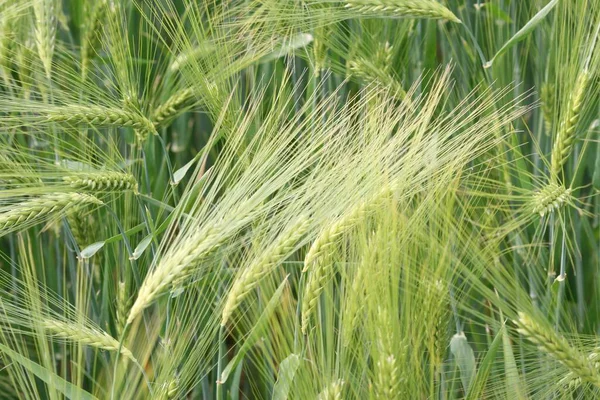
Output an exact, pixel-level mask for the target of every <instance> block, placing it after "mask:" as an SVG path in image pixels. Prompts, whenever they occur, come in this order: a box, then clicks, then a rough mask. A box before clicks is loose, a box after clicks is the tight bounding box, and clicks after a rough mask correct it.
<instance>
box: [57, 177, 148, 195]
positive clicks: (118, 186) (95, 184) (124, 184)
mask: <svg viewBox="0 0 600 400" xmlns="http://www.w3.org/2000/svg"><path fill="white" fill-rule="evenodd" d="M63 180H64V181H65V182H66V183H68V184H69V186H71V187H72V188H75V189H78V190H89V191H97V192H107V191H110V192H119V191H126V190H133V191H134V192H137V186H138V185H137V181H136V179H135V177H134V176H133V175H131V174H124V173H121V172H100V173H94V174H79V175H74V176H65V177H63Z"/></svg>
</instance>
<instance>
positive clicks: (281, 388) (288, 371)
mask: <svg viewBox="0 0 600 400" xmlns="http://www.w3.org/2000/svg"><path fill="white" fill-rule="evenodd" d="M299 366H300V356H299V355H298V354H290V355H289V356H287V357H286V358H285V360H283V361H282V362H281V364H279V373H278V374H277V382H275V386H274V387H273V398H272V399H273V400H287V398H288V393H289V391H290V386H291V385H292V382H293V381H294V376H296V371H297V370H298V367H299Z"/></svg>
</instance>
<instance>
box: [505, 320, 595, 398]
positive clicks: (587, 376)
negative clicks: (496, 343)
mask: <svg viewBox="0 0 600 400" xmlns="http://www.w3.org/2000/svg"><path fill="white" fill-rule="evenodd" d="M514 323H515V324H516V325H517V328H518V329H517V330H518V332H519V333H520V334H521V335H523V336H525V337H526V338H527V339H528V340H529V341H530V342H532V343H534V344H535V345H537V347H538V349H539V350H540V351H542V352H544V353H546V354H547V355H549V356H550V357H552V358H554V359H555V360H556V361H558V362H560V363H561V364H563V365H564V366H565V367H567V368H568V369H569V370H570V371H571V372H572V373H573V374H575V375H576V376H577V377H579V378H581V380H582V381H584V382H588V383H591V384H592V385H594V386H596V387H600V373H598V371H597V370H596V368H594V366H593V365H592V363H590V361H589V360H588V359H587V358H586V357H585V356H584V355H582V354H581V353H580V352H579V351H577V350H576V349H575V348H573V347H572V346H571V345H570V344H569V343H568V342H567V340H566V339H565V338H563V337H561V336H558V335H557V334H556V333H555V332H554V331H552V330H551V329H547V328H545V327H542V326H541V325H539V324H538V323H537V322H535V321H534V320H532V319H531V318H530V317H529V316H528V315H527V314H525V313H522V312H519V319H518V321H514Z"/></svg>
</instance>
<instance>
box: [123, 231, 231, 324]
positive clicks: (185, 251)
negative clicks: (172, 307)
mask: <svg viewBox="0 0 600 400" xmlns="http://www.w3.org/2000/svg"><path fill="white" fill-rule="evenodd" d="M220 231H221V229H220V227H218V226H217V227H213V228H211V229H208V231H202V232H198V233H196V234H194V235H192V236H191V237H190V238H187V239H186V240H185V243H184V245H183V246H181V247H180V248H179V249H178V250H176V251H175V252H174V253H173V254H169V255H167V256H165V258H164V261H163V262H161V263H160V264H159V265H158V266H157V267H156V269H154V271H152V272H151V273H150V274H148V275H147V276H146V279H144V282H143V283H142V286H141V287H140V289H139V291H138V296H137V298H136V300H135V302H134V303H133V306H132V307H131V310H130V311H129V316H128V317H127V324H130V323H131V322H133V320H135V318H137V316H138V315H139V314H140V313H141V312H142V311H143V310H144V309H145V308H146V307H148V306H149V305H150V304H152V302H154V300H155V299H156V297H158V296H159V295H160V294H162V293H164V292H165V291H167V290H168V289H169V288H171V287H173V286H179V285H182V284H183V283H182V282H183V281H184V280H185V279H186V278H188V277H189V276H190V275H191V274H193V273H194V271H195V269H196V265H197V264H198V263H200V262H201V261H202V260H203V259H204V258H205V257H207V256H208V255H209V254H211V253H212V252H213V251H215V250H217V249H218V248H219V247H220V246H221V244H222V243H223V241H224V237H223V235H222V234H221V232H220ZM175 283H176V285H174V284H175Z"/></svg>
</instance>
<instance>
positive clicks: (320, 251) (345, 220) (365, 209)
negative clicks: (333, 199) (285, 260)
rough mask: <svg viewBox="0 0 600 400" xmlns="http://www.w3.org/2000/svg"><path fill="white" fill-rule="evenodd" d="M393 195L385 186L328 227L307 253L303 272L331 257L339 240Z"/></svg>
mask: <svg viewBox="0 0 600 400" xmlns="http://www.w3.org/2000/svg"><path fill="white" fill-rule="evenodd" d="M391 193H392V192H391V189H390V188H389V187H387V186H385V187H384V188H383V189H382V190H381V191H380V192H379V193H377V194H376V195H375V196H374V197H372V198H371V199H369V200H366V201H363V202H360V203H359V204H358V205H356V206H355V207H353V208H352V209H350V210H349V211H348V212H347V213H346V214H345V215H344V216H342V217H341V218H340V219H338V220H337V221H336V222H335V223H333V224H332V225H330V226H329V227H327V228H326V229H325V230H324V231H323V232H322V233H321V234H320V235H319V237H317V239H316V240H315V241H314V242H313V244H312V245H311V246H310V249H309V250H308V252H307V253H306V258H305V259H304V270H303V272H305V271H307V270H308V269H309V268H310V267H311V266H312V265H313V264H315V265H316V264H318V263H319V262H320V261H319V260H320V259H322V258H324V257H326V256H328V255H330V254H331V253H332V252H333V248H334V246H335V245H336V244H337V241H338V239H339V238H340V237H341V236H342V235H343V234H344V233H345V232H346V231H347V230H348V229H350V228H351V227H353V226H354V225H355V224H356V223H357V222H359V221H360V220H362V219H363V218H365V217H366V216H368V215H369V214H370V213H371V212H372V211H373V210H374V209H377V207H378V206H379V205H380V204H381V201H384V200H385V198H386V197H388V196H389V195H390V194H391Z"/></svg>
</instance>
